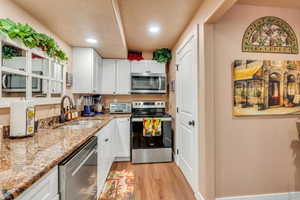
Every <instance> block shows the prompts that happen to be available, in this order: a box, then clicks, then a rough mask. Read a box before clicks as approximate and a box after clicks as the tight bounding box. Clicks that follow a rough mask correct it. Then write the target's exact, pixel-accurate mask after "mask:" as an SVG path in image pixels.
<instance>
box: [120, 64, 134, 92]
mask: <svg viewBox="0 0 300 200" xmlns="http://www.w3.org/2000/svg"><path fill="white" fill-rule="evenodd" d="M116 74H117V75H116V76H117V79H116V82H117V83H116V93H117V94H130V90H131V81H130V80H131V77H130V74H131V64H130V61H129V60H125V59H123V60H117V61H116Z"/></svg>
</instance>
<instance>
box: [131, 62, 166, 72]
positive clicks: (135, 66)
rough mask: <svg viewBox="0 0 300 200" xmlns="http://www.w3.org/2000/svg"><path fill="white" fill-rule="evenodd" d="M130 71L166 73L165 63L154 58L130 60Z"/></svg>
mask: <svg viewBox="0 0 300 200" xmlns="http://www.w3.org/2000/svg"><path fill="white" fill-rule="evenodd" d="M131 72H132V73H166V65H165V64H164V63H159V62H157V61H155V60H141V61H132V62H131Z"/></svg>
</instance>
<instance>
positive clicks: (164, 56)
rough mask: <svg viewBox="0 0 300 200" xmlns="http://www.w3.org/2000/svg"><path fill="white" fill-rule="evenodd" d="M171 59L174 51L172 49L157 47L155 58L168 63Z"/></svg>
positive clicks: (154, 53)
mask: <svg viewBox="0 0 300 200" xmlns="http://www.w3.org/2000/svg"><path fill="white" fill-rule="evenodd" d="M171 59H172V53H171V50H170V49H167V48H163V49H157V50H155V51H154V52H153V60H156V61H157V62H160V63H168V62H169V61H170V60H171Z"/></svg>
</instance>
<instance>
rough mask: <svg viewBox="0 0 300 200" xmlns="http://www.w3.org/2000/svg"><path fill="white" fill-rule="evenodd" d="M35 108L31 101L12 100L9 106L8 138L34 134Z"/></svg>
mask: <svg viewBox="0 0 300 200" xmlns="http://www.w3.org/2000/svg"><path fill="white" fill-rule="evenodd" d="M34 122H35V108H34V106H33V103H32V102H31V101H26V100H22V101H17V102H13V103H12V104H11V107H10V132H9V137H10V138H21V137H29V136H33V134H34Z"/></svg>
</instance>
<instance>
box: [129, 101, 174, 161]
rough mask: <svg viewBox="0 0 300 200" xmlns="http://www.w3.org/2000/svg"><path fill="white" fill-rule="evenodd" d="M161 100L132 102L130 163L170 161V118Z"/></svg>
mask: <svg viewBox="0 0 300 200" xmlns="http://www.w3.org/2000/svg"><path fill="white" fill-rule="evenodd" d="M165 109H166V104H165V102H163V101H143V102H133V105H132V114H133V115H132V118H131V160H132V163H155V162H171V161H172V143H173V137H172V118H171V116H170V115H168V114H166V113H165Z"/></svg>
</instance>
